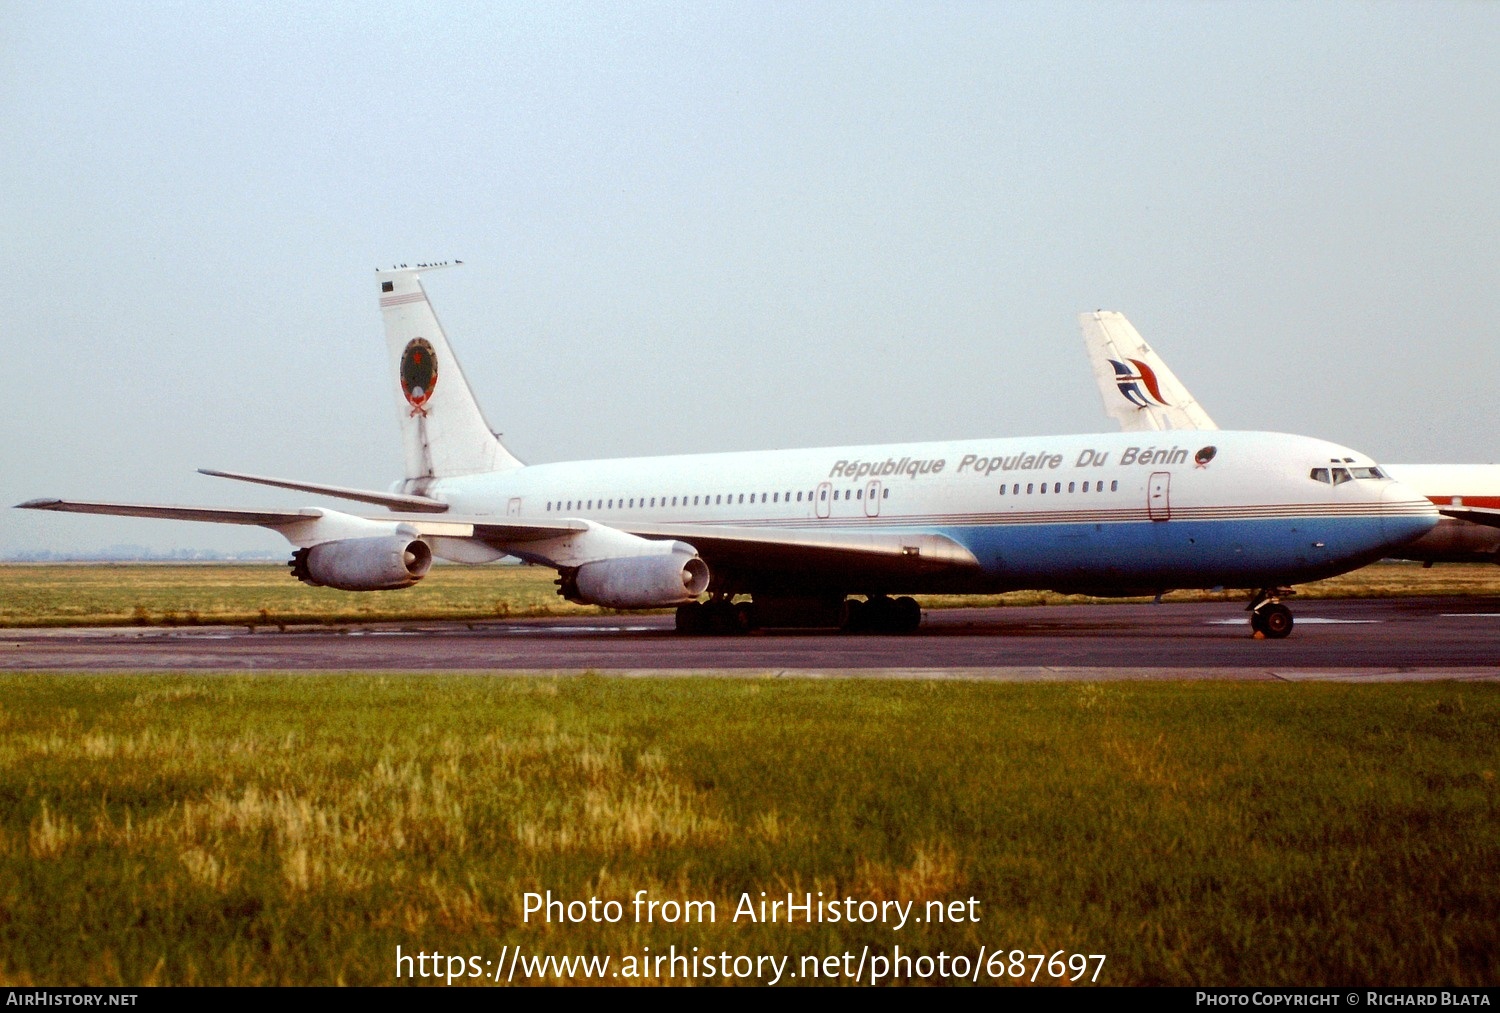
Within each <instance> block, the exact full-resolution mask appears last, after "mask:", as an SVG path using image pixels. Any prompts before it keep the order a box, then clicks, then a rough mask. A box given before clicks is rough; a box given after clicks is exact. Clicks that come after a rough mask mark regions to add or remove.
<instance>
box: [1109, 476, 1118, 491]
mask: <svg viewBox="0 0 1500 1013" xmlns="http://www.w3.org/2000/svg"><path fill="white" fill-rule="evenodd" d="M1109 491H1110V492H1119V491H1120V480H1119V479H1114V480H1113V481H1111V482H1110V483H1109Z"/></svg>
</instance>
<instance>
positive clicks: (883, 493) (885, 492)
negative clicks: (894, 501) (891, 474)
mask: <svg viewBox="0 0 1500 1013" xmlns="http://www.w3.org/2000/svg"><path fill="white" fill-rule="evenodd" d="M880 498H881V499H890V498H891V490H890V489H889V488H885V489H882V490H880Z"/></svg>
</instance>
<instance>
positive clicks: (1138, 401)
mask: <svg viewBox="0 0 1500 1013" xmlns="http://www.w3.org/2000/svg"><path fill="white" fill-rule="evenodd" d="M1109 364H1110V365H1111V366H1113V367H1115V383H1117V384H1119V386H1120V394H1121V395H1122V396H1123V397H1124V398H1125V400H1127V401H1129V402H1130V403H1131V404H1133V405H1136V406H1137V407H1140V408H1152V407H1155V406H1158V405H1160V406H1162V407H1164V408H1165V407H1171V406H1170V405H1169V404H1168V402H1167V399H1166V398H1164V397H1162V396H1161V387H1160V385H1159V384H1158V383H1157V380H1156V374H1155V373H1154V372H1152V370H1151V367H1150V366H1148V365H1146V364H1145V363H1144V362H1142V361H1140V360H1139V359H1126V360H1125V361H1124V362H1120V361H1119V360H1118V359H1110V360H1109ZM1142 387H1144V388H1145V389H1144V390H1142V389H1141V388H1142Z"/></svg>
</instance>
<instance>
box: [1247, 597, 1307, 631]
mask: <svg viewBox="0 0 1500 1013" xmlns="http://www.w3.org/2000/svg"><path fill="white" fill-rule="evenodd" d="M1296 593H1297V592H1295V591H1293V590H1292V589H1291V588H1289V587H1266V588H1261V589H1260V590H1259V591H1257V592H1256V593H1255V597H1253V598H1251V599H1250V605H1249V607H1248V609H1247V611H1248V612H1249V613H1250V629H1251V630H1253V631H1254V632H1255V633H1256V635H1257V639H1260V638H1265V639H1267V640H1280V639H1282V638H1283V637H1285V636H1286V635H1287V634H1289V633H1291V632H1292V610H1291V609H1289V608H1287V607H1286V606H1285V605H1283V604H1281V599H1282V598H1290V597H1291V596H1292V595H1294V594H1296Z"/></svg>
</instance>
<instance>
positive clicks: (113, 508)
mask: <svg viewBox="0 0 1500 1013" xmlns="http://www.w3.org/2000/svg"><path fill="white" fill-rule="evenodd" d="M16 509H17V510H56V511H58V512H60V513H68V514H108V515H110V516H114V517H155V518H159V519H161V520H168V521H208V522H210V523H213V524H258V525H260V526H261V527H263V528H279V527H282V526H283V525H287V524H294V523H296V522H297V521H303V520H307V519H309V518H315V517H317V516H319V514H320V513H321V511H319V510H315V509H303V510H257V509H252V508H249V507H189V506H168V505H165V504H156V503H101V502H95V501H91V500H76V499H30V500H27V501H26V502H25V503H17V504H16Z"/></svg>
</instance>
